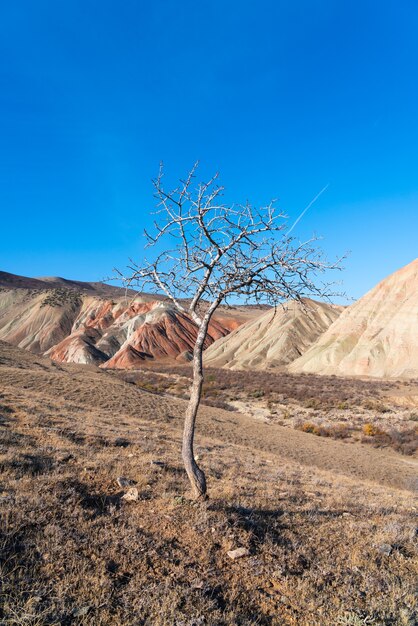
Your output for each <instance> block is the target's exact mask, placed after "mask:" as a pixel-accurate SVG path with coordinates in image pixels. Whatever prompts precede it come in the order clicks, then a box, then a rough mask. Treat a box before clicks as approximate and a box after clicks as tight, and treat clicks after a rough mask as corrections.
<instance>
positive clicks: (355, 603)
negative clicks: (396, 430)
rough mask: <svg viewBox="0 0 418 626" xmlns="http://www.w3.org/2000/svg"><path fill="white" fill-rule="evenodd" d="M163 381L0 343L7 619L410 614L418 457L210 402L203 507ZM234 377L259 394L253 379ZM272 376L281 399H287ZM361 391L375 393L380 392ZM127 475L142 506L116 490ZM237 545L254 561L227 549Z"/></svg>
mask: <svg viewBox="0 0 418 626" xmlns="http://www.w3.org/2000/svg"><path fill="white" fill-rule="evenodd" d="M237 374H238V373H237ZM147 375H148V374H147ZM151 375H156V374H153V373H152V372H151V373H149V376H151ZM170 375H171V374H170ZM179 375H180V378H178V379H177V380H178V381H179V380H180V382H181V381H182V380H183V379H182V378H181V376H182V375H184V376H187V374H186V373H185V372H183V373H182V372H180V373H179ZM176 376H177V374H176ZM211 376H216V373H214V372H209V373H208V381H207V382H208V383H209V384H210V383H211ZM222 376H223V374H222ZM163 378H164V376H161V375H160V376H159V381H160V383H159V384H160V386H161V388H160V389H158V390H156V389H155V388H153V389H148V390H146V389H141V388H140V387H139V386H138V385H132V384H129V383H127V382H125V381H124V380H122V378H121V377H120V376H118V375H115V374H114V373H109V372H104V371H101V370H100V369H98V368H95V367H82V366H78V367H77V366H70V365H65V366H58V365H54V364H51V363H50V362H49V361H48V360H46V359H40V358H37V357H34V356H33V355H31V354H29V353H26V352H23V351H21V350H17V349H15V348H12V347H11V346H7V345H6V344H4V343H1V342H0V419H1V425H0V431H1V456H0V470H1V477H0V480H1V483H0V486H1V490H0V515H1V529H0V530H1V535H0V579H1V592H0V593H1V596H0V603H1V606H0V623H1V624H4V625H5V626H9V625H10V626H11V625H20V626H23V625H25V626H32V625H33V626H35V625H39V626H40V625H44V624H49V625H52V624H54V625H58V624H64V625H66V624H80V625H84V626H87V625H92V624H93V625H98V626H101V625H115V626H122V625H123V626H125V625H128V626H129V625H132V626H133V625H141V624H142V625H150V626H151V625H152V626H154V625H156V626H159V625H161V626H163V625H177V626H193V625H195V626H197V625H219V626H222V625H224V626H232V625H243V626H244V625H253V624H254V625H276V624H277V625H281V624H283V625H301V626H316V625H317V626H329V625H346V626H349V625H352V626H361V625H370V624H383V625H388V626H389V625H403V626H412V625H413V624H416V623H417V620H418V612H417V604H416V595H415V583H416V578H417V573H418V572H417V546H416V540H417V525H416V512H417V500H416V498H415V495H414V492H415V491H416V487H417V480H416V476H417V473H416V468H417V464H416V459H415V458H414V456H413V455H412V456H411V455H409V456H405V455H401V454H399V452H396V451H395V450H394V449H393V448H392V447H391V446H385V447H380V448H375V447H373V446H366V445H364V444H363V443H361V440H357V439H356V438H353V437H350V438H348V439H342V440H337V439H334V438H332V437H317V436H314V435H312V434H311V433H309V432H302V430H299V429H297V428H294V427H293V428H289V427H286V426H285V425H282V424H281V423H279V422H281V421H283V420H282V419H279V418H278V417H277V416H275V415H274V413H272V412H271V411H270V413H271V415H270V417H269V419H268V420H257V419H254V418H253V417H251V416H248V415H244V414H241V413H239V412H237V411H234V412H231V411H224V410H222V409H221V408H214V407H208V406H203V407H201V411H200V413H199V421H198V436H197V452H198V455H199V459H200V462H201V464H202V466H203V467H204V468H205V470H206V471H207V476H208V481H209V494H210V499H209V500H208V501H207V502H205V503H200V504H195V503H193V502H192V501H190V500H189V499H188V498H187V490H188V484H187V480H186V478H185V475H184V472H183V470H182V464H181V458H180V454H179V451H180V439H181V425H182V411H183V410H184V400H182V399H179V398H173V397H171V396H169V395H167V393H166V392H167V388H166V389H164V388H163V387H164V384H163V383H161V381H162V380H163ZM225 378H227V377H225ZM223 380H224V379H223V378H222V381H223ZM241 380H242V381H243V383H242V384H243V385H244V383H245V385H247V387H248V388H247V391H246V394H247V395H249V394H251V393H254V391H257V390H259V391H262V392H263V393H265V391H263V389H262V388H261V387H260V385H261V382H260V381H261V377H260V378H259V379H258V380H254V379H251V382H250V381H249V380H248V379H247V382H245V380H246V379H245V378H244V379H241ZM293 380H294V381H295V380H296V379H293ZM154 382H155V381H154ZM172 382H173V381H172V380H171V383H172ZM282 382H283V385H282V387H281V390H280V393H281V394H282V395H283V397H281V398H280V402H279V403H276V408H274V407H273V411H274V410H276V409H277V404H279V405H280V411H281V410H282V409H281V406H282V405H284V406H288V407H289V406H290V410H292V411H293V410H296V409H294V407H295V406H296V404H295V403H294V393H295V392H293V391H292V385H290V382H291V381H289V385H288V387H289V389H290V391H289V390H287V389H285V387H284V379H282ZM305 382H306V380H305ZM305 382H304V381H303V380H302V379H301V380H300V383H301V385H302V386H303V384H305ZM310 382H312V381H310ZM171 383H170V384H171ZM323 383H324V381H323ZM149 384H150V385H151V383H149ZM181 384H183V383H181ZM235 384H236V385H238V383H235ZM255 384H256V385H257V388H256V389H253V387H252V386H251V385H255ZM154 386H155V385H154ZM183 386H184V385H183ZM305 387H306V385H305ZM366 387H367V385H366ZM321 388H322V389H323V385H322V387H321V383H320V382H319V381H315V389H316V391H315V393H316V394H318V393H319V391H318V390H319V389H321ZM337 388H339V389H340V391H338V394H340V395H341V387H339V383H337V384H336V385H335V389H337ZM367 389H369V391H367ZM367 389H366V390H363V391H364V394H365V396H367V395H369V396H370V395H372V397H373V398H374V401H378V402H382V398H381V394H383V395H384V394H385V393H386V391H387V390H386V389H385V388H384V386H382V389H381V390H380V391H379V393H377V392H376V391H375V389H374V388H373V389H372V392H370V387H367ZM363 391H359V398H360V399H359V400H358V401H357V400H356V401H355V402H356V403H357V404H358V403H360V402H363V400H362V398H363V395H364V394H363ZM240 393H242V392H241V391H240V389H238V390H237V393H236V395H239V394H240ZM273 393H277V391H276V390H273V391H272V392H271V394H273ZM300 393H302V392H300ZM327 393H329V390H328V392H327ZM335 393H336V394H337V391H335ZM179 394H180V390H179ZM292 394H293V395H292ZM207 395H208V394H207V393H206V396H207ZM209 395H210V394H209ZM230 395H231V394H230V393H229V391H228V398H227V399H225V398H224V397H221V398H220V400H222V401H227V400H228V401H229V400H230ZM344 395H345V396H347V398H345V399H344V400H342V399H341V398H340V397H339V398H338V399H339V401H340V400H341V402H343V401H344V402H352V403H354V400H353V398H354V396H355V394H354V392H353V391H350V389H348V388H347V389H345V390H344ZM365 396H364V401H365V402H366V397H365ZM263 398H264V396H259V397H258V398H257V397H255V398H254V400H261V399H263ZM215 399H216V396H215ZM264 399H265V398H264ZM268 399H270V400H273V398H272V397H269V398H268ZM369 399H370V398H369ZM298 402H299V405H303V402H304V399H303V398H301V399H299V400H298ZM332 402H334V400H332ZM357 404H356V406H357ZM267 408H268V407H267ZM270 408H271V407H270ZM305 408H306V407H305ZM308 409H309V407H308ZM313 410H315V411H318V412H321V411H322V410H324V411H325V409H321V408H315V409H313ZM332 410H334V409H333V408H332ZM338 410H341V411H345V409H342V408H341V409H338ZM365 410H366V411H367V410H368V409H365ZM388 415H389V417H390V413H388ZM379 419H380V418H379ZM407 426H408V428H410V427H411V426H413V423H412V424H409V422H408V425H407ZM364 436H365V437H367V436H370V437H373V435H367V434H364ZM408 454H410V453H409V452H408ZM119 476H125V477H127V478H129V479H130V480H131V481H132V482H133V483H134V485H135V486H136V488H137V489H138V493H139V498H138V500H137V501H134V502H126V501H125V500H123V499H122V496H123V494H124V491H125V489H124V488H121V487H120V486H119V485H118V484H117V482H116V478H117V477H119ZM237 547H244V548H246V549H247V550H248V555H247V556H244V557H243V558H240V559H237V560H232V559H230V558H229V556H228V555H227V551H228V550H231V549H234V548H237Z"/></svg>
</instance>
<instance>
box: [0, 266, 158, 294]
mask: <svg viewBox="0 0 418 626" xmlns="http://www.w3.org/2000/svg"><path fill="white" fill-rule="evenodd" d="M1 288H3V289H37V290H45V289H46V290H49V289H63V288H65V289H72V290H75V291H77V292H81V293H89V294H91V295H97V296H103V297H108V298H111V297H112V296H120V295H121V294H122V293H125V292H126V290H125V289H123V288H121V287H117V286H115V285H109V284H107V283H102V282H97V281H96V282H83V281H81V280H69V279H67V278H61V277H60V276H40V277H37V278H29V277H28V276H19V275H18V274H10V272H2V271H0V289H1ZM127 293H128V294H130V295H135V294H136V293H138V292H137V291H135V290H133V289H129V290H128V291H127ZM141 295H142V296H143V297H148V298H150V299H151V298H153V299H158V297H155V296H152V297H151V296H149V295H148V296H147V295H146V294H141ZM160 299H161V298H160Z"/></svg>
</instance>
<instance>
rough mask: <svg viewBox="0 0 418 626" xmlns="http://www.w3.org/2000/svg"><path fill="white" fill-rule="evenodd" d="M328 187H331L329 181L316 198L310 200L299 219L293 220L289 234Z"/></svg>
mask: <svg viewBox="0 0 418 626" xmlns="http://www.w3.org/2000/svg"><path fill="white" fill-rule="evenodd" d="M328 187H329V183H327V184H326V185H325V187H322V189H321V191H320V192H319V193H317V194H316V196H315V198H313V199H312V200H311V201H310V203H309V204H308V206H306V207H305V208H304V209H303V211H302V213H301V214H300V215H299V217H298V218H297V219H296V220H295V221H294V222H293V224H292V226H291V227H290V230H288V231H287V234H288V235H289V234H290V233H291V232H292V230H293V229H294V227H295V226H296V224H298V222H300V220H301V219H302V217H303V216H304V215H305V213H306V211H308V210H309V209H310V208H311V206H312V205H313V204H314V202H316V201H317V200H318V198H319V196H321V195H322V194H323V193H324V191H326V190H327V189H328Z"/></svg>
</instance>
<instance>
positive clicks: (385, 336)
mask: <svg viewBox="0 0 418 626" xmlns="http://www.w3.org/2000/svg"><path fill="white" fill-rule="evenodd" d="M289 369H290V371H292V372H313V373H318V374H337V375H347V376H352V375H362V376H364V375H365V376H377V377H403V378H415V377H418V259H416V260H415V261H413V262H412V263H410V264H409V265H406V266H405V267H403V268H402V269H400V270H398V271H397V272H395V273H394V274H392V275H391V276H389V277H388V278H385V279H384V280H382V281H381V282H380V283H379V284H378V285H377V286H376V287H374V289H372V290H371V291H369V292H368V293H367V294H366V295H365V296H363V297H362V298H360V300H358V301H357V302H356V303H355V304H353V305H351V306H350V307H349V308H348V309H346V310H345V311H344V312H343V313H342V315H341V316H340V317H339V318H338V320H336V321H335V322H334V324H333V325H332V326H330V328H329V329H328V330H327V332H326V333H324V334H323V335H322V336H321V337H320V338H319V339H318V341H317V342H316V343H315V344H314V345H313V346H312V347H311V348H310V349H309V350H308V351H307V352H305V354H304V355H302V356H301V358H300V359H298V360H296V361H295V362H294V363H292V364H291V366H290V367H289Z"/></svg>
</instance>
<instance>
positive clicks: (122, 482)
mask: <svg viewBox="0 0 418 626" xmlns="http://www.w3.org/2000/svg"><path fill="white" fill-rule="evenodd" d="M116 482H117V483H118V485H119V487H131V486H132V485H134V484H135V481H134V480H131V479H130V478H126V477H125V476H119V477H118V478H117V479H116Z"/></svg>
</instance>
